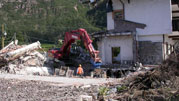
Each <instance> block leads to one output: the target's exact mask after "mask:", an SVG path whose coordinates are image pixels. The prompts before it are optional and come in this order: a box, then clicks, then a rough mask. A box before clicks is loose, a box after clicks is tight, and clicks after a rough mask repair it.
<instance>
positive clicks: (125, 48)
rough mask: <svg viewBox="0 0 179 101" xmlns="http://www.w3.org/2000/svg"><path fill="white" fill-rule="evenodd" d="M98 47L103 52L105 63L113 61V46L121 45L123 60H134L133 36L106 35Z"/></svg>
mask: <svg viewBox="0 0 179 101" xmlns="http://www.w3.org/2000/svg"><path fill="white" fill-rule="evenodd" d="M98 46H99V47H98V49H99V51H100V52H101V53H100V56H101V58H102V61H103V64H111V63H112V47H120V48H121V52H120V59H121V60H133V49H132V48H133V47H132V37H131V36H115V37H106V38H103V39H102V40H101V42H98Z"/></svg>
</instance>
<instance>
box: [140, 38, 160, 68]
mask: <svg viewBox="0 0 179 101" xmlns="http://www.w3.org/2000/svg"><path fill="white" fill-rule="evenodd" d="M139 61H140V62H141V63H142V64H150V65H155V64H160V63H161V62H162V61H163V55H162V42H151V41H139Z"/></svg>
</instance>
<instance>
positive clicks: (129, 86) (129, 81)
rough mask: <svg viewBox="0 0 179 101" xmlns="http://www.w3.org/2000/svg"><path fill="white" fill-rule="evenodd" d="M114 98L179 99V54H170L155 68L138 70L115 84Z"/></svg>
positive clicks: (161, 100)
mask: <svg viewBox="0 0 179 101" xmlns="http://www.w3.org/2000/svg"><path fill="white" fill-rule="evenodd" d="M115 89H116V92H115V94H111V95H110V94H109V95H110V97H111V96H112V97H111V98H113V99H116V100H137V101H138V100H147V101H151V100H152V101H153V100H154V101H164V100H172V99H175V100H176V99H177V100H179V96H178V95H179V54H175V53H173V54H171V55H170V56H169V58H168V59H167V60H165V61H164V62H163V64H161V65H160V66H159V67H157V68H151V69H149V70H147V71H138V72H136V73H134V74H133V75H129V76H127V77H125V78H124V79H123V80H122V82H120V84H119V85H117V86H115Z"/></svg>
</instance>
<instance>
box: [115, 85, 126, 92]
mask: <svg viewBox="0 0 179 101" xmlns="http://www.w3.org/2000/svg"><path fill="white" fill-rule="evenodd" d="M126 89H127V87H126V86H118V87H117V92H118V93H119V92H122V91H124V90H126Z"/></svg>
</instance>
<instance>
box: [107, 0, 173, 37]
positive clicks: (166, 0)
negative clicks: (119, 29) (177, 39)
mask: <svg viewBox="0 0 179 101" xmlns="http://www.w3.org/2000/svg"><path fill="white" fill-rule="evenodd" d="M123 1H124V2H125V19H126V20H129V21H134V22H138V23H143V24H146V25H147V27H146V28H145V29H137V34H139V35H151V34H157V35H158V34H171V33H172V20H171V19H172V17H171V8H172V7H171V0H131V2H130V4H129V3H127V0H123ZM113 8H114V10H119V9H121V8H122V5H121V3H120V2H119V0H113ZM107 17H108V18H107V20H108V21H107V22H108V26H107V27H108V28H107V29H108V30H109V29H113V28H114V21H113V19H112V13H108V14H107Z"/></svg>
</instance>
